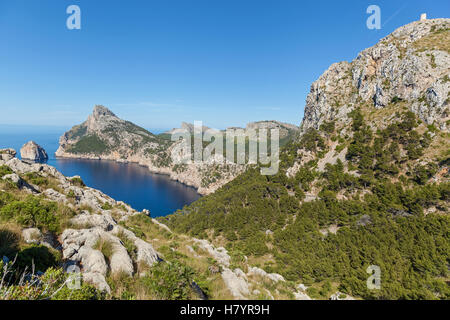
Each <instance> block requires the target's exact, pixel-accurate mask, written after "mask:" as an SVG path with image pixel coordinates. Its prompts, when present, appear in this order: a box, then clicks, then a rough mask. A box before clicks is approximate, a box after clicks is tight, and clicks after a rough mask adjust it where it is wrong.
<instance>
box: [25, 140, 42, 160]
mask: <svg viewBox="0 0 450 320" xmlns="http://www.w3.org/2000/svg"><path fill="white" fill-rule="evenodd" d="M20 156H21V157H22V159H24V160H31V161H46V160H48V155H47V152H45V150H44V148H42V147H41V146H40V145H38V144H37V143H36V142H34V141H29V142H27V143H25V144H24V145H23V147H22V148H21V149H20Z"/></svg>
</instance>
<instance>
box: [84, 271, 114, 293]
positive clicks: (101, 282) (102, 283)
mask: <svg viewBox="0 0 450 320" xmlns="http://www.w3.org/2000/svg"><path fill="white" fill-rule="evenodd" d="M83 281H86V282H88V283H91V284H93V285H94V286H95V287H96V288H97V289H98V290H100V291H104V292H107V293H111V288H110V287H109V285H108V283H107V282H106V279H105V276H104V275H102V274H100V273H97V272H86V273H83Z"/></svg>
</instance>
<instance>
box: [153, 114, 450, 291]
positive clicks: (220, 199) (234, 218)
mask: <svg viewBox="0 0 450 320" xmlns="http://www.w3.org/2000/svg"><path fill="white" fill-rule="evenodd" d="M351 118H352V120H353V121H352V129H353V131H354V132H353V136H352V138H348V140H347V141H346V143H348V146H349V147H348V152H347V155H346V158H347V159H348V161H349V163H348V168H349V170H350V168H351V169H352V170H353V171H355V172H356V173H357V174H350V173H349V172H347V171H346V170H345V166H346V165H345V164H344V163H343V162H341V161H339V160H338V161H337V163H336V164H335V165H331V164H328V165H326V167H325V170H324V171H323V172H321V173H319V172H317V171H316V166H317V160H312V161H310V162H308V163H306V164H305V165H304V166H303V167H301V168H300V170H298V171H297V173H296V175H295V176H294V177H291V178H288V177H287V175H286V170H287V169H288V168H290V167H291V166H292V165H293V164H294V162H295V161H296V159H297V157H298V155H297V150H299V149H302V150H305V151H308V152H312V153H313V154H315V155H316V157H317V158H319V157H320V156H321V155H323V154H324V153H325V152H327V151H328V148H327V146H326V143H325V139H326V137H324V136H323V134H321V133H320V132H319V131H317V130H314V129H310V130H308V131H307V132H306V133H305V134H304V135H303V136H302V139H301V140H300V141H297V142H296V141H293V142H291V143H290V144H288V145H287V146H286V147H285V148H284V150H283V151H282V152H281V154H280V159H281V162H280V172H279V173H278V174H277V175H274V176H262V175H260V174H259V169H258V168H250V169H249V170H247V171H246V172H245V173H243V174H242V175H240V176H239V177H237V178H236V179H235V180H233V181H232V182H230V183H228V184H227V185H225V186H223V187H222V188H221V189H219V190H218V191H217V192H216V193H214V194H212V195H209V196H206V197H202V198H201V199H199V200H197V201H196V202H194V203H193V204H191V205H190V206H186V207H184V208H183V209H182V210H179V211H178V212H176V213H175V214H173V215H170V216H167V217H161V218H159V220H160V221H161V222H164V223H167V224H168V225H169V227H170V228H171V229H172V230H175V231H177V232H180V233H187V234H190V235H192V236H196V237H201V238H209V239H210V240H212V241H214V240H215V239H217V237H219V236H222V237H224V238H225V239H226V248H227V249H228V250H229V251H230V253H231V254H232V255H233V254H235V253H237V252H241V253H242V254H245V255H246V256H248V257H249V259H264V260H265V261H266V263H265V264H264V266H263V268H264V269H266V271H267V272H277V273H280V274H282V275H283V276H284V277H285V278H286V279H288V280H290V281H294V282H297V283H300V282H302V283H305V284H307V285H312V284H317V283H322V285H321V286H320V287H316V286H314V288H313V289H311V290H310V291H313V292H310V293H311V295H314V296H317V297H319V296H321V297H325V296H328V295H329V294H330V290H331V289H330V285H329V284H330V283H337V285H336V288H338V289H339V290H340V291H341V292H343V293H345V294H349V295H352V296H358V297H362V298H366V299H449V297H450V289H449V287H448V285H447V284H446V282H445V281H446V279H448V277H449V274H448V270H447V265H448V263H449V257H450V239H449V236H448V230H449V229H450V218H449V216H448V215H447V214H428V215H425V214H424V212H425V210H426V209H428V208H431V207H438V208H439V207H440V208H446V207H447V206H448V201H449V198H450V197H449V195H450V183H449V182H443V183H440V184H432V183H430V182H429V180H430V178H431V177H433V175H434V174H435V172H436V170H437V168H436V166H435V165H433V164H432V163H429V164H427V165H423V164H418V163H417V162H415V160H417V159H419V158H420V157H421V156H422V155H423V153H424V151H425V150H426V149H427V147H428V146H429V144H430V137H429V135H428V133H425V134H419V133H418V131H417V130H416V128H417V126H418V122H417V120H416V119H415V116H414V114H412V113H410V112H407V113H404V114H403V115H399V120H400V121H399V122H396V123H392V124H389V125H388V126H387V127H386V129H384V130H379V131H377V132H373V131H372V129H371V128H370V127H369V126H367V124H366V123H365V120H364V116H363V114H362V112H361V111H360V110H359V109H356V110H355V111H354V112H352V113H351ZM322 129H323V130H325V134H326V135H327V136H331V135H332V134H333V131H334V130H336V128H333V126H332V125H329V124H324V126H323V127H322ZM341 143H342V142H341ZM350 171H351V170H350ZM313 187H314V188H315V189H319V192H318V197H317V198H316V199H315V200H312V201H309V202H302V199H303V198H304V194H305V192H310V191H311V189H312V188H313ZM443 210H444V211H445V209H443ZM330 225H337V226H338V228H339V230H338V232H337V233H336V234H332V233H329V234H328V235H326V236H325V235H323V234H322V233H320V232H319V230H321V229H323V228H328V226H330ZM266 230H271V231H272V232H273V235H270V234H267V233H266ZM373 264H374V265H378V266H380V268H381V272H382V289H381V290H368V289H367V287H366V280H367V278H368V276H369V275H368V274H367V273H366V269H367V267H368V266H369V265H373Z"/></svg>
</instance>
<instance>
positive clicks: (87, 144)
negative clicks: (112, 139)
mask: <svg viewBox="0 0 450 320" xmlns="http://www.w3.org/2000/svg"><path fill="white" fill-rule="evenodd" d="M108 150H109V146H108V145H107V144H106V142H104V141H103V140H101V139H100V138H99V137H98V136H96V135H87V136H82V137H81V138H80V140H78V142H77V143H75V144H74V145H73V146H70V147H69V148H68V149H67V151H68V152H71V153H75V154H80V153H90V154H96V155H99V154H102V153H105V152H107V151H108Z"/></svg>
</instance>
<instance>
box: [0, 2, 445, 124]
mask: <svg viewBox="0 0 450 320" xmlns="http://www.w3.org/2000/svg"><path fill="white" fill-rule="evenodd" d="M71 4H76V5H78V6H80V8H81V30H68V29H67V28H66V19H67V17H68V16H69V15H68V14H66V8H67V7H68V6H69V5H71ZM370 4H376V5H378V6H380V8H381V19H382V21H381V23H382V29H381V30H369V29H367V27H366V20H367V18H368V16H369V15H368V14H366V8H367V7H368V6H369V5H370ZM422 12H427V13H428V17H429V18H439V17H447V18H448V17H450V2H449V1H448V0H433V1H423V0H409V1H405V0H398V1H392V0H390V1H376V0H372V1H364V0H354V1H322V0H316V1H300V0H296V1H285V0H273V1H264V0H236V1H235V0H226V1H224V0H220V1H219V0H179V1H175V0H164V1H162V0H159V1H153V0H149V1H138V0H127V1H114V0H109V1H106V0H95V1H93V0H83V1H77V0H70V1H66V0H40V1H24V0H14V1H12V0H11V1H6V0H0V39H1V42H0V43H1V44H0V123H1V124H10V125H11V124H13V125H16V124H17V125H45V126H71V125H74V124H77V123H80V122H81V121H83V120H84V119H86V117H87V115H88V114H89V113H90V112H91V111H92V107H93V106H94V105H95V104H103V105H105V106H107V107H109V108H111V109H112V110H113V111H114V112H115V113H116V114H117V115H119V116H120V117H122V118H125V119H128V120H130V121H133V122H135V123H137V124H139V125H141V126H144V127H146V128H148V129H165V128H172V127H175V126H178V125H179V124H180V122H181V121H189V122H192V121H194V120H201V121H203V122H204V123H205V124H206V125H209V126H212V127H216V128H225V127H227V126H243V125H245V124H246V123H247V122H250V121H256V120H265V119H275V120H280V121H285V122H290V123H294V124H297V125H298V124H300V122H301V119H302V116H303V108H304V104H305V98H306V95H307V94H308V92H309V89H310V85H311V83H312V82H313V81H314V80H316V79H317V78H318V77H319V76H320V74H322V73H323V71H325V70H326V69H327V68H328V66H329V65H330V64H332V63H334V62H338V61H342V60H347V61H351V60H353V59H354V58H355V57H356V55H357V54H358V52H360V51H361V50H363V49H364V48H366V47H369V46H372V45H374V44H375V43H376V42H377V41H378V40H379V39H380V38H382V37H384V36H385V35H387V34H389V33H391V32H392V31H393V30H395V29H396V28H397V27H399V26H402V25H404V24H407V23H409V22H411V21H413V20H417V19H418V18H419V15H420V13H422Z"/></svg>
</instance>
